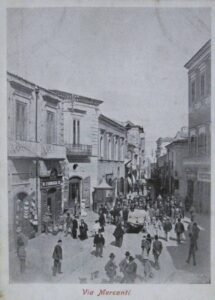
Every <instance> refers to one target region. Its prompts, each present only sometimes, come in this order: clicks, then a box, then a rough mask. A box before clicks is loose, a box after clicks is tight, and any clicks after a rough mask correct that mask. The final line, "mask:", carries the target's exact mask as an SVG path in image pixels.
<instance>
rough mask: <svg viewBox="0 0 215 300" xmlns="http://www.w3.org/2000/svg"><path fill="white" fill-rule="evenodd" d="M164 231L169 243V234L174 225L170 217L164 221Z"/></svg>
mask: <svg viewBox="0 0 215 300" xmlns="http://www.w3.org/2000/svg"><path fill="white" fill-rule="evenodd" d="M163 230H164V232H165V238H166V241H167V242H168V233H169V232H170V231H171V230H172V223H171V222H170V218H169V217H166V218H165V219H164V221H163Z"/></svg>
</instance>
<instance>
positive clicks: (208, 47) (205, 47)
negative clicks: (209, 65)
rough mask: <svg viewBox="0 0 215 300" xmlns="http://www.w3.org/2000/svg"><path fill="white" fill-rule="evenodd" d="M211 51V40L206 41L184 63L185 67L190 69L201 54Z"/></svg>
mask: <svg viewBox="0 0 215 300" xmlns="http://www.w3.org/2000/svg"><path fill="white" fill-rule="evenodd" d="M210 51H211V40H209V41H207V42H206V43H205V44H204V45H203V46H202V48H200V49H199V51H198V52H197V53H196V54H195V55H194V56H193V57H192V58H191V59H190V60H189V61H188V62H187V63H186V64H185V65H184V67H185V68H186V69H190V68H191V66H193V65H194V64H195V63H196V62H197V61H198V60H199V59H201V58H202V56H203V55H205V54H208V53H210ZM207 52H208V53H207Z"/></svg>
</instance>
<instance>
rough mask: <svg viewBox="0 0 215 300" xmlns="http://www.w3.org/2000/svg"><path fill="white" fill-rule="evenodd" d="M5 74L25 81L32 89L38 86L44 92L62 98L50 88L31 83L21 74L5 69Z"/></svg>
mask: <svg viewBox="0 0 215 300" xmlns="http://www.w3.org/2000/svg"><path fill="white" fill-rule="evenodd" d="M7 74H8V75H9V76H12V77H15V78H16V79H18V80H22V81H24V82H25V83H27V84H29V85H31V86H32V87H33V88H34V89H35V88H39V90H43V91H45V92H46V93H49V94H51V95H53V96H55V97H58V98H60V99H62V98H61V97H59V96H58V95H57V94H56V93H53V92H52V91H51V90H49V89H46V88H44V87H42V86H40V85H38V84H35V83H33V82H31V81H29V80H27V79H25V78H23V77H21V76H19V75H16V74H14V73H11V72H9V71H7Z"/></svg>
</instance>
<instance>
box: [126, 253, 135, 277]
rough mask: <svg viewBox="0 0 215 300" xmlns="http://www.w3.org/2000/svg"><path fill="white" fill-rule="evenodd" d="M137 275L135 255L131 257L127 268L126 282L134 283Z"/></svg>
mask: <svg viewBox="0 0 215 300" xmlns="http://www.w3.org/2000/svg"><path fill="white" fill-rule="evenodd" d="M136 275H137V264H136V262H135V261H134V258H133V256H130V257H129V263H128V265H127V267H126V268H125V282H126V283H134V282H135V279H136Z"/></svg>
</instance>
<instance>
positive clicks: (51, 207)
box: [47, 188, 57, 224]
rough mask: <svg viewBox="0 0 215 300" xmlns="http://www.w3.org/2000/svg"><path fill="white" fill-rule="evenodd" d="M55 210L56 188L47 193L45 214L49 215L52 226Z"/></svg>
mask: <svg viewBox="0 0 215 300" xmlns="http://www.w3.org/2000/svg"><path fill="white" fill-rule="evenodd" d="M56 208H57V207H56V188H51V189H50V190H48V193H47V212H48V213H49V215H50V217H51V219H52V222H53V224H56V219H57V209H56Z"/></svg>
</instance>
